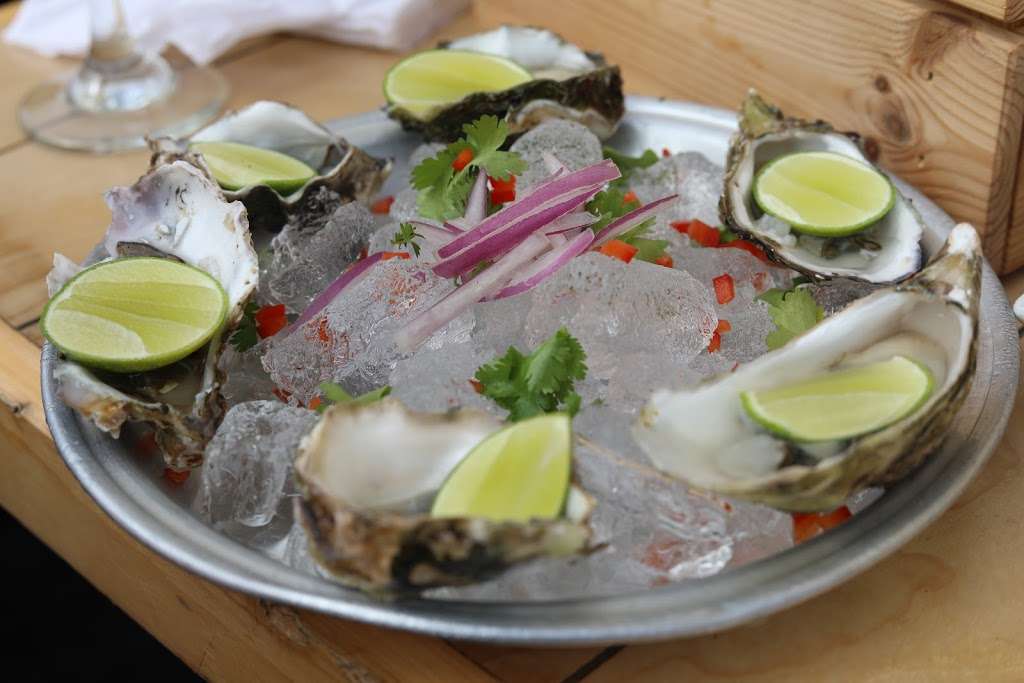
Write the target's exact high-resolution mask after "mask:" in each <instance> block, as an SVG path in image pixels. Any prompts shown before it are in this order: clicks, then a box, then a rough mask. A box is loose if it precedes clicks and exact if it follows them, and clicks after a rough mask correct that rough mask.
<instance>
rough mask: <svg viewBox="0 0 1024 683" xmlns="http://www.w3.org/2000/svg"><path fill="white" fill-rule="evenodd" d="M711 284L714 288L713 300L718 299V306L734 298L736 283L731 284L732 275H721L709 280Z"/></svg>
mask: <svg viewBox="0 0 1024 683" xmlns="http://www.w3.org/2000/svg"><path fill="white" fill-rule="evenodd" d="M711 284H713V285H714V286H715V298H716V299H718V305H719V306H724V305H725V304H727V303H729V302H730V301H732V300H733V299H735V298H736V283H735V282H733V279H732V275H729V273H723V274H722V275H719V276H718V277H716V278H714V279H713V280H711Z"/></svg>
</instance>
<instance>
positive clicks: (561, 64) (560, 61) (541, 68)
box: [388, 26, 625, 141]
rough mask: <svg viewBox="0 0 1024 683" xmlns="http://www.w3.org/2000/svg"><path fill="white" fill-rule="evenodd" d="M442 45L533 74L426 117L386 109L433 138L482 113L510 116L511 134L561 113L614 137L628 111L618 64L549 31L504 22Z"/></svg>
mask: <svg viewBox="0 0 1024 683" xmlns="http://www.w3.org/2000/svg"><path fill="white" fill-rule="evenodd" d="M439 47H441V48H443V49H452V50H468V51H470V52H483V53H486V54H491V55H497V56H499V57H505V58H506V59H510V60H512V61H514V62H517V63H519V64H520V65H521V66H523V67H525V68H526V69H527V70H529V71H530V73H532V74H533V76H534V80H532V81H529V82H527V83H523V84H522V85H518V86H516V87H514V88H509V89H508V90H503V91H500V92H480V93H473V94H472V95H467V96H466V97H464V98H463V99H461V100H460V101H458V102H454V103H452V104H449V105H445V106H443V107H440V108H438V109H436V110H435V111H433V112H432V113H431V115H430V116H429V118H427V119H421V118H417V117H415V116H412V115H411V114H410V113H409V112H407V111H405V110H404V109H401V108H399V107H390V108H389V109H388V115H389V116H391V117H393V118H395V119H398V121H399V122H400V123H401V124H402V126H403V127H404V128H406V129H409V130H418V131H422V133H423V135H424V136H425V137H426V138H427V139H429V140H444V141H452V140H457V139H458V138H459V137H461V136H462V126H463V124H466V123H472V122H473V121H475V120H476V119H478V118H480V117H481V116H483V115H484V114H493V115H495V116H497V117H499V118H504V119H506V120H507V121H508V125H509V130H510V131H511V132H512V133H513V134H518V133H523V132H525V131H527V130H529V129H531V128H533V127H534V126H536V125H537V124H539V123H542V122H543V121H546V120H548V119H555V118H559V119H568V120H570V121H575V122H577V123H581V124H583V125H584V126H586V127H587V128H589V129H590V130H591V131H593V132H594V134H595V135H597V136H598V137H599V138H601V139H602V140H603V139H606V138H609V137H611V135H612V134H613V133H614V132H615V130H616V128H617V127H618V125H619V121H620V120H621V119H622V116H623V114H624V113H625V104H624V103H625V99H624V97H623V94H622V75H621V74H620V72H619V67H618V66H614V65H609V64H608V63H607V62H606V61H605V59H604V57H603V56H602V55H601V54H599V53H596V52H586V51H584V50H582V49H580V48H579V47H577V46H576V45H573V44H572V43H569V42H567V41H566V40H564V39H563V38H562V37H561V36H559V35H557V34H555V33H552V32H551V31H548V30H545V29H540V28H533V27H529V26H502V27H500V28H497V29H494V30H493V31H486V32H484V33H477V34H474V35H470V36H464V37H462V38H457V39H456V40H452V41H450V42H447V43H442V44H441V45H440V46H439Z"/></svg>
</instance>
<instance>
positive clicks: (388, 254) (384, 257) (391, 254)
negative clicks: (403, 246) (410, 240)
mask: <svg viewBox="0 0 1024 683" xmlns="http://www.w3.org/2000/svg"><path fill="white" fill-rule="evenodd" d="M393 258H400V259H407V258H409V252H406V251H385V252H383V253H382V254H381V255H380V260H381V261H388V260H390V259H393Z"/></svg>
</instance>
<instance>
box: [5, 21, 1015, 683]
mask: <svg viewBox="0 0 1024 683" xmlns="http://www.w3.org/2000/svg"><path fill="white" fill-rule="evenodd" d="M11 14H12V8H11V7H10V6H8V7H6V8H4V9H2V10H0V25H2V24H4V23H6V22H7V21H9V20H10V16H11ZM481 21H482V20H481V18H480V16H479V14H477V15H470V16H466V17H464V18H462V19H461V20H460V21H459V22H458V23H457V24H456V25H455V26H452V27H450V28H449V29H448V30H447V31H446V32H445V33H446V34H459V33H464V32H468V31H471V30H474V29H476V28H478V27H479V26H480V24H481ZM620 54H621V55H622V57H623V60H622V61H623V66H624V71H625V74H626V83H627V89H628V90H629V91H631V92H634V93H643V94H658V95H668V96H676V97H685V93H680V92H672V91H671V89H670V88H669V89H667V88H666V87H665V85H664V83H659V82H657V81H655V80H653V79H652V78H650V77H649V76H646V75H644V74H643V73H638V74H636V75H634V74H633V73H632V72H631V71H630V64H629V62H628V59H627V51H620ZM394 59H395V57H394V55H391V54H385V53H380V52H375V51H371V50H365V49H355V48H348V47H341V46H338V45H332V44H328V43H324V42H318V41H314V40H305V39H298V38H292V37H284V36H275V37H269V38H264V39H260V40H257V41H253V42H250V43H248V44H246V45H244V46H242V47H240V48H237V49H235V50H233V51H232V52H231V53H230V54H229V55H227V56H225V57H224V58H223V59H221V60H220V68H221V69H222V70H223V71H224V73H225V74H226V76H227V77H228V79H229V80H230V81H231V85H232V89H233V94H232V101H231V105H232V106H235V105H241V104H244V103H247V102H250V101H252V100H255V99H259V98H274V99H282V100H286V101H289V102H291V103H293V104H295V105H297V106H299V107H302V108H303V109H305V110H306V111H308V112H309V113H310V114H311V115H313V116H314V117H319V118H329V117H335V116H339V115H343V114H349V113H354V112H360V111H365V110H367V109H370V108H373V107H376V106H378V105H379V104H380V90H379V87H380V86H379V83H380V81H381V78H382V76H383V74H384V72H385V70H386V69H387V67H388V66H389V65H390V64H391V63H392V62H393V61H394ZM0 64H2V65H3V66H2V70H0V73H2V74H3V76H2V78H3V86H4V87H3V88H0V107H2V108H3V109H4V111H5V112H6V115H5V117H4V118H3V119H0V187H4V188H7V191H6V194H5V197H4V201H3V204H2V207H0V317H2V318H3V322H2V323H0V348H2V349H3V351H4V352H3V353H2V354H0V446H2V449H3V453H4V458H3V462H4V463H5V472H4V476H3V477H0V503H2V504H3V506H4V507H5V508H6V509H7V510H9V511H10V512H11V513H12V514H13V515H15V516H16V517H17V518H18V519H20V520H21V521H22V523H23V524H25V526H27V527H28V528H29V529H31V530H32V532H33V533H35V534H36V535H37V536H38V537H39V538H40V539H42V540H43V541H44V542H46V543H47V544H48V545H49V546H50V547H52V548H53V549H54V550H55V551H56V552H58V553H59V554H60V555H61V556H63V557H64V558H65V559H66V560H67V561H68V562H69V563H70V564H71V565H72V566H74V567H75V569H76V570H77V571H79V572H80V573H81V574H83V575H84V576H85V577H86V578H88V579H89V581H91V582H92V583H93V584H94V585H95V586H96V587H97V588H98V589H99V590H101V591H103V592H104V593H105V594H106V595H108V596H109V597H110V598H111V599H112V600H113V601H114V602H115V603H117V604H118V605H119V606H120V607H121V608H122V609H124V610H125V611H126V612H127V613H128V614H130V615H131V616H132V617H133V618H134V619H135V620H137V621H138V622H139V623H140V624H141V625H142V626H143V627H145V628H146V629H147V630H148V631H150V632H151V633H152V634H153V635H154V636H156V637H157V638H159V639H160V640H161V641H162V642H163V643H164V644H165V645H167V647H169V648H170V649H171V650H172V651H174V652H175V654H177V655H178V656H179V657H181V658H182V659H183V660H184V661H185V662H186V663H187V664H188V665H189V666H191V667H192V668H193V669H194V670H195V671H196V672H198V673H199V674H200V675H202V676H203V677H206V678H211V679H219V680H245V681H251V680H277V679H292V680H304V681H305V680H317V679H327V678H333V679H354V680H360V681H370V680H439V681H452V680H495V679H497V680H529V681H531V682H532V683H541V682H543V681H560V680H581V679H583V678H587V680H608V681H617V680H625V679H634V678H637V677H640V678H643V679H645V680H687V681H698V680H730V681H732V680H744V681H767V680H777V679H783V678H784V679H786V680H801V681H804V680H806V681H820V680H851V679H853V680H865V679H871V680H901V681H902V680H921V681H946V680H948V681H962V680H985V681H991V680H1021V679H1022V678H1024V617H1022V614H1024V588H1022V586H1021V578H1022V576H1024V534H1022V533H1021V530H1022V524H1021V516H1022V512H1021V510H1022V506H1021V501H1022V500H1024V463H1022V460H1021V456H1022V455H1024V420H1022V418H1024V402H1020V405H1019V406H1018V408H1017V410H1016V412H1015V413H1014V417H1013V418H1012V422H1011V425H1010V430H1009V432H1008V433H1007V435H1006V438H1005V439H1004V440H1003V443H1002V445H1001V446H1000V447H999V449H998V451H997V452H996V453H995V455H994V456H993V458H992V460H991V462H990V463H989V464H988V466H987V467H986V468H985V469H984V471H983V472H982V474H981V475H980V476H979V477H978V479H977V480H976V481H975V482H974V483H973V484H972V485H971V486H970V488H969V489H968V490H967V492H966V493H965V494H964V495H963V497H962V498H961V499H960V500H959V501H958V502H957V504H956V505H955V506H954V507H953V508H952V509H951V510H949V511H948V512H947V513H946V514H945V515H944V516H943V517H942V518H941V519H940V520H939V521H937V522H936V523H935V524H933V525H932V526H931V527H930V528H929V529H927V530H926V531H925V532H923V533H922V534H921V535H920V536H919V537H918V538H916V539H915V540H914V541H913V542H911V543H910V544H908V545H907V546H906V547H905V548H903V549H902V550H901V551H900V552H898V553H897V554H896V555H894V556H893V557H891V558H889V559H888V560H886V561H884V562H882V563H881V564H880V565H878V566H876V567H875V568H873V569H871V570H869V571H868V572H866V573H864V574H863V575H861V576H859V577H857V578H856V579H854V580H852V581H850V582H848V583H847V584H845V585H843V586H841V587H840V588H837V589H835V590H833V591H832V592H830V593H828V594H827V595H824V596H821V597H819V598H816V599H814V600H811V601H809V602H807V603H806V604H803V605H801V606H798V607H795V608H792V609H790V610H787V611H785V612H783V613H781V614H778V615H776V616H774V617H771V618H769V619H765V620H763V621H761V622H759V623H756V624H753V625H750V626H746V627H742V628H738V629H735V630H733V631H730V632H727V633H723V634H719V635H714V636H708V637H704V638H696V639H692V640H680V641H674V642H666V643H659V644H649V645H634V646H627V647H609V648H600V647H590V648H578V649H563V650H543V649H529V648H510V647H500V646H485V645H477V644H470V643H456V642H445V641H442V640H439V639H436V638H428V637H423V636H417V635H410V634H407V633H400V632H393V631H387V630H383V629H379V628H375V627H371V626H365V625H362V624H358V623H354V622H347V621H342V620H338V619H332V618H327V617H324V616H321V615H318V614H314V613H310V612H302V611H296V610H293V609H291V608H288V607H284V606H280V605H275V604H270V603H268V602H266V601H263V600H258V599H255V598H252V597H249V596H246V595H242V594H239V593H235V592H233V591H230V590H226V589H223V588H221V587H219V586H216V585H213V584H210V583H208V582H206V581H204V580H202V579H200V578H197V577H195V576H192V575H190V574H189V573H187V572H185V571H183V570H182V569H179V568H178V567H177V566H175V565H173V564H171V563H170V562H168V561H166V560H164V559H162V558H160V557H158V556H156V555H154V554H153V553H151V552H149V551H148V550H146V549H145V548H143V547H142V546H141V545H140V544H139V543H138V542H137V541H135V540H134V539H133V538H131V537H129V536H128V535H127V534H126V533H125V532H123V531H122V530H121V529H120V528H119V527H117V526H116V525H114V523H113V522H111V521H110V520H109V519H108V518H107V517H106V515H105V514H104V513H103V512H101V511H100V510H99V509H98V508H97V507H96V506H95V505H94V504H93V503H92V501H91V500H90V499H89V498H88V496H87V495H86V494H85V493H84V492H83V491H82V489H81V488H80V487H79V485H78V483H77V482H76V481H75V479H74V478H73V477H72V476H71V474H70V473H69V472H68V470H67V469H66V468H65V466H64V464H63V462H62V461H61V460H60V458H59V457H58V456H57V454H56V452H55V451H54V448H53V443H52V442H51V440H50V438H49V434H48V432H47V429H46V425H45V423H44V420H43V411H42V406H41V404H40V396H39V381H38V368H39V345H40V343H41V340H40V336H39V332H38V327H37V324H36V321H37V319H38V317H39V312H40V310H41V307H42V304H43V303H44V301H45V296H46V291H45V286H44V285H43V277H44V275H45V274H46V272H47V270H48V268H49V264H50V258H51V253H52V252H53V251H55V250H59V251H61V252H63V253H65V254H67V255H68V256H70V257H72V258H74V259H81V258H82V257H83V256H85V254H86V252H87V251H88V250H89V249H90V248H91V246H92V245H93V244H94V243H95V242H96V241H97V240H98V239H99V237H100V234H101V233H102V231H103V229H104V228H105V226H106V224H107V221H108V212H107V209H106V207H105V206H104V204H103V200H102V193H103V191H104V190H106V189H107V188H109V187H110V186H112V185H115V184H129V183H131V182H132V181H133V180H134V179H135V178H136V177H137V176H138V175H140V174H141V173H142V172H143V171H144V169H145V166H146V154H145V153H144V152H133V153H127V154H121V155H117V156H107V157H96V156H88V155H82V154H72V153H67V152H60V151H57V150H53V149H48V148H45V147H42V146H39V145H37V144H34V143H32V142H29V141H27V140H26V139H25V137H24V135H23V133H22V132H21V130H20V129H19V128H18V126H17V123H16V121H15V117H14V111H15V105H16V103H17V101H18V99H19V98H20V97H21V95H22V94H23V93H24V92H25V91H26V90H27V89H28V88H29V87H30V86H31V85H32V84H34V83H36V82H37V81H39V80H40V79H42V78H44V77H46V76H49V75H51V74H53V73H55V72H58V71H60V70H62V69H65V68H67V67H68V66H69V65H68V64H67V63H62V62H57V61H53V60H46V59H42V58H39V57H36V56H33V55H30V54H27V53H25V52H22V51H20V50H17V49H14V48H10V47H7V46H4V45H0ZM1006 285H1007V289H1008V290H1009V291H1010V293H1011V295H1016V294H1018V293H1020V292H1021V291H1024V275H1019V276H1016V277H1010V278H1008V279H1007V280H1006Z"/></svg>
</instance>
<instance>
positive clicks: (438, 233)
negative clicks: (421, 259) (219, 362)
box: [408, 221, 452, 249]
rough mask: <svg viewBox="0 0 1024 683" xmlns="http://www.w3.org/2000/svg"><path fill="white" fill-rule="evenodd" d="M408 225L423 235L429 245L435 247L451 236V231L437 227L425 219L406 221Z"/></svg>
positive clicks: (445, 241)
mask: <svg viewBox="0 0 1024 683" xmlns="http://www.w3.org/2000/svg"><path fill="white" fill-rule="evenodd" d="M408 223H409V224H410V225H412V227H413V228H414V229H415V230H416V232H418V233H419V234H421V235H423V239H425V240H427V241H428V242H430V244H431V246H432V247H434V248H435V249H436V248H438V247H440V246H441V245H442V244H445V243H447V242H448V240H450V239H451V238H452V233H450V232H448V231H447V230H445V229H444V228H441V227H438V226H436V225H434V224H433V223H428V222H426V221H408Z"/></svg>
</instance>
